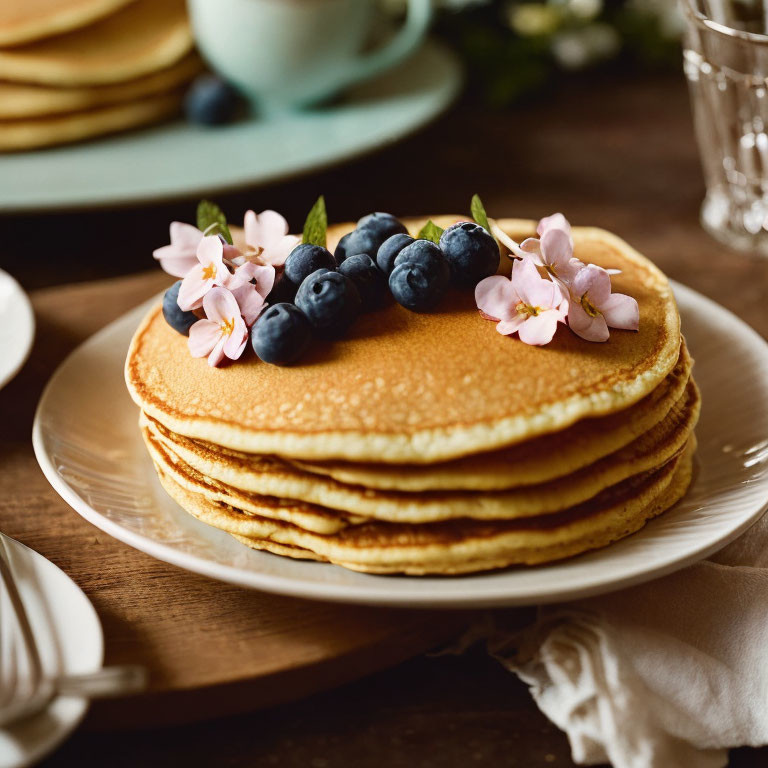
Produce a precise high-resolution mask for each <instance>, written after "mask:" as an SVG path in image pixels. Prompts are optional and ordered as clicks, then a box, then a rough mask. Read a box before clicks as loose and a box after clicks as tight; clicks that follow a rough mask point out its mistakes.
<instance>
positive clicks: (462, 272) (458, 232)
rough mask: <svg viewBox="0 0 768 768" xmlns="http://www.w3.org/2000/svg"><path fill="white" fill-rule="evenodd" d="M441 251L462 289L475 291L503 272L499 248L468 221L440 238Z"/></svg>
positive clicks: (447, 231) (491, 239)
mask: <svg viewBox="0 0 768 768" xmlns="http://www.w3.org/2000/svg"><path fill="white" fill-rule="evenodd" d="M440 248H441V250H442V251H443V254H444V255H445V258H446V260H447V261H448V263H449V264H450V266H451V277H452V280H453V282H454V283H455V284H456V285H457V286H459V287H464V288H467V287H468V288H474V287H475V286H476V285H477V284H478V283H479V282H480V281H481V280H482V279H483V278H485V277H489V276H490V275H495V274H496V271H497V270H498V268H499V247H498V246H497V245H496V241H495V240H494V239H493V237H491V235H489V234H488V232H486V230H485V229H483V227H481V226H480V225H479V224H473V223H472V222H469V221H465V222H463V223H461V224H454V225H453V226H451V227H448V229H446V230H445V232H443V234H442V236H441V237H440Z"/></svg>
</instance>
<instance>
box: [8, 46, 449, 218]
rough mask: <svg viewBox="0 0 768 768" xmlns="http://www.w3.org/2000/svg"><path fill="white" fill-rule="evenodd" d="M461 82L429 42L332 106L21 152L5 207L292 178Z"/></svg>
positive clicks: (439, 100) (125, 199) (391, 134)
mask: <svg viewBox="0 0 768 768" xmlns="http://www.w3.org/2000/svg"><path fill="white" fill-rule="evenodd" d="M461 81H462V73H461V65H460V64H459V62H458V59H457V57H456V55H455V54H454V53H452V52H451V51H450V50H449V49H448V48H446V47H445V46H444V45H441V44H440V43H437V42H435V41H431V40H429V41H427V42H426V43H425V44H424V45H423V46H422V47H421V48H420V49H419V50H418V51H417V52H416V53H415V54H414V55H413V57H411V58H410V59H408V61H406V62H404V63H403V64H402V65H400V66H398V67H396V68H395V69H393V70H391V71H389V72H387V73H386V74H384V75H382V76H381V77H378V78H376V79H375V80H372V81H370V82H367V83H364V84H363V85H359V86H356V87H354V88H352V89H350V90H349V91H348V92H347V93H346V94H345V97H344V99H343V100H342V101H340V102H338V103H334V104H331V105H329V106H327V107H323V108H317V109H308V110H299V111H295V112H292V113H286V114H283V115H276V116H271V117H269V118H251V119H248V120H242V121H239V122H235V123H232V124H231V125H224V126H219V127H216V128H205V127H201V126H197V125H190V124H189V123H186V122H184V121H183V120H177V121H175V122H172V123H168V124H167V125H160V126H157V127H154V128H147V129H144V130H139V131H131V132H129V133H125V134H120V135H116V136H109V137H106V138H103V139H96V140H93V141H87V142H83V143H80V144H73V145H71V146H62V147H53V148H50V149H44V150H37V151H32V152H16V153H12V154H9V155H5V156H4V157H3V159H2V167H1V168H0V212H1V213H11V212H18V211H42V210H51V209H56V210H60V209H61V208H82V207H100V206H105V205H123V204H127V203H138V202H142V203H144V202H148V201H151V200H162V199H167V198H179V197H193V196H195V195H197V196H203V195H204V196H210V195H213V194H215V193H217V192H221V191H225V190H233V189H237V188H239V187H246V186H249V187H250V186H256V185H263V184H268V183H272V182H275V181H282V180H284V179H290V178H293V177H295V176H299V175H301V174H303V173H308V172H310V171H315V170H318V169H321V168H327V167H329V166H332V165H335V164H338V163H341V162H343V161H345V160H350V159H352V158H355V157H359V156H360V155H363V154H365V153H367V152H372V151H375V150H378V149H381V148H383V147H386V146H389V145H390V144H394V143H395V142H396V141H400V140H401V139H403V138H404V137H405V136H407V135H408V134H410V133H413V131H416V130H418V129H419V128H421V127H422V126H423V125H425V124H426V123H428V122H429V121H430V120H432V119H434V118H435V117H436V116H437V115H439V114H440V113H441V112H443V111H444V110H445V109H446V108H447V107H448V105H449V104H450V103H451V102H452V101H453V99H454V98H455V97H456V95H457V94H458V92H459V88H460V86H461ZM11 180H12V183H11Z"/></svg>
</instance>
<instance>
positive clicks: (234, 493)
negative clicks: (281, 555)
mask: <svg viewBox="0 0 768 768" xmlns="http://www.w3.org/2000/svg"><path fill="white" fill-rule="evenodd" d="M142 436H143V438H144V442H145V444H146V446H147V450H148V451H149V455H150V456H151V457H152V461H154V463H155V467H157V468H158V471H160V470H162V471H163V472H165V473H166V474H167V475H169V476H170V477H172V478H173V479H174V481H175V482H177V483H178V484H179V485H181V486H182V487H184V488H186V489H187V490H189V491H192V492H194V493H199V494H202V495H203V496H205V497H206V498H208V499H209V500H210V501H214V502H224V503H225V504H230V505H232V506H236V507H237V508H238V509H239V510H240V511H241V512H243V516H242V527H240V528H238V531H237V532H238V533H242V534H243V535H244V536H248V535H250V533H249V531H251V530H252V528H251V527H249V526H250V517H252V516H254V515H258V516H260V517H267V518H270V519H274V520H284V521H285V522H287V523H292V524H293V525H296V526H297V527H299V528H304V529H305V530H307V531H313V532H315V533H322V534H328V533H337V532H338V531H340V530H342V529H343V528H346V527H347V526H348V525H353V524H357V523H362V522H364V521H365V518H362V517H356V516H354V515H350V514H348V513H345V512H338V511H335V510H334V511H330V510H328V509H326V508H325V507H320V506H318V505H315V504H309V503H307V502H304V501H296V500H292V499H283V498H276V497H275V496H259V495H257V494H254V493H245V492H242V491H238V490H237V489H236V488H232V487H230V486H226V485H224V484H223V483H219V482H217V481H216V480H213V479H212V478H209V477H206V476H205V475H203V474H201V473H200V472H198V471H197V470H195V469H193V468H192V467H190V466H188V465H186V464H184V462H183V461H181V459H180V458H179V457H178V456H177V455H176V454H175V453H174V452H173V451H172V450H169V449H168V448H167V447H166V446H165V445H163V443H162V441H161V440H159V439H158V438H157V437H156V436H155V435H153V434H152V432H151V431H150V430H149V429H147V428H146V427H142Z"/></svg>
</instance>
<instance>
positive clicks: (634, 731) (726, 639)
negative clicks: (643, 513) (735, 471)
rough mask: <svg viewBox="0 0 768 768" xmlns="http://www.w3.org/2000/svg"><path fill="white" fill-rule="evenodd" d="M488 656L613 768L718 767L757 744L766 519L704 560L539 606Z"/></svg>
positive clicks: (766, 631) (586, 756) (497, 634)
mask: <svg viewBox="0 0 768 768" xmlns="http://www.w3.org/2000/svg"><path fill="white" fill-rule="evenodd" d="M489 649H490V650H491V652H492V653H493V654H494V655H495V656H496V657H497V658H498V659H499V660H500V661H501V662H502V663H503V664H504V665H505V666H506V667H507V668H508V669H509V670H510V671H512V672H514V673H515V674H517V675H518V676H519V677H520V678H521V679H522V680H523V681H524V682H525V683H527V684H528V685H529V686H530V689H531V693H532V694H533V697H534V699H535V700H536V703H537V704H538V706H539V708H540V709H541V711H542V712H544V714H545V715H547V717H549V719H550V720H552V722H554V723H555V724H556V725H557V726H558V727H560V728H562V729H563V730H564V731H565V732H566V733H567V735H568V738H569V740H570V743H571V750H572V753H573V759H574V760H575V761H576V762H577V763H581V764H586V765H592V764H596V763H606V762H610V763H612V764H613V766H614V768H719V767H720V766H725V765H726V763H727V749H728V748H729V747H737V746H742V745H752V746H756V745H761V744H766V743H768V515H766V516H765V517H763V519H762V520H760V521H759V522H758V523H756V524H755V525H754V526H753V527H752V528H751V529H750V530H749V531H748V532H747V533H745V534H744V535H743V536H742V537H741V538H740V539H738V540H737V541H735V542H734V543H732V544H731V545H729V546H728V547H726V548H725V549H724V550H722V551H721V552H719V553H718V554H717V555H715V556H713V557H712V558H710V559H709V560H706V561H703V562H700V563H697V564H696V565H693V566H690V567H688V568H686V569H684V570H682V571H679V572H678V573H675V574H672V575H671V576H666V577H664V578H661V579H659V580H657V581H653V582H650V583H648V584H644V585H642V586H638V587H633V588H631V589H625V590H622V591H620V592H616V593H614V594H610V595H604V596H602V597H596V598H591V599H587V600H580V601H577V602H574V603H570V604H568V605H561V606H552V607H546V608H542V609H541V610H540V611H539V616H538V620H537V622H536V623H535V625H533V626H532V627H529V628H527V629H524V630H523V631H521V632H515V633H505V632H503V631H499V630H496V631H494V632H492V633H491V634H490V639H489Z"/></svg>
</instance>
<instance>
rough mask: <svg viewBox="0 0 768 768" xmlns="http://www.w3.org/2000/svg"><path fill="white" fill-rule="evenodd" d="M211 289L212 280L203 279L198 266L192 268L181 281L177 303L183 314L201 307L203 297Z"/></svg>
mask: <svg viewBox="0 0 768 768" xmlns="http://www.w3.org/2000/svg"><path fill="white" fill-rule="evenodd" d="M212 287H213V280H207V279H205V278H204V277H203V268H202V267H201V266H200V264H198V265H197V266H196V267H193V268H192V269H191V270H190V271H189V273H188V274H187V276H186V277H185V278H184V279H183V280H182V281H181V286H180V288H179V297H178V299H177V303H178V305H179V308H180V309H181V310H183V311H184V312H189V311H190V310H192V309H198V308H199V307H201V306H202V300H203V297H204V296H205V295H206V294H207V293H208V291H209V290H210V289H211V288H212Z"/></svg>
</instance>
